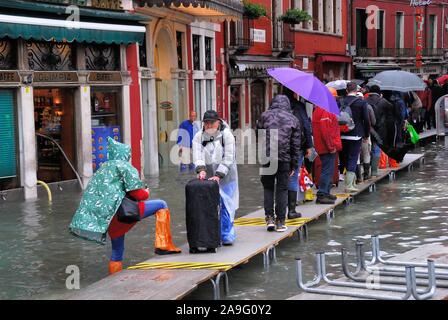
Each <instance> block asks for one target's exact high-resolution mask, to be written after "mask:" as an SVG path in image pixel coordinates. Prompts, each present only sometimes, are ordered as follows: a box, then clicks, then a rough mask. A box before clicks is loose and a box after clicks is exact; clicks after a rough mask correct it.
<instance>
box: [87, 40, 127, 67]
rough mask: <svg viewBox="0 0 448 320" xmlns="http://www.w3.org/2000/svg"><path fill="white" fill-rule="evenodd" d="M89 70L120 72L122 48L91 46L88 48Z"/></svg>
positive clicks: (116, 46)
mask: <svg viewBox="0 0 448 320" xmlns="http://www.w3.org/2000/svg"><path fill="white" fill-rule="evenodd" d="M86 67H87V70H99V71H119V70H120V47H119V46H118V45H101V44H89V45H88V46H87V47H86Z"/></svg>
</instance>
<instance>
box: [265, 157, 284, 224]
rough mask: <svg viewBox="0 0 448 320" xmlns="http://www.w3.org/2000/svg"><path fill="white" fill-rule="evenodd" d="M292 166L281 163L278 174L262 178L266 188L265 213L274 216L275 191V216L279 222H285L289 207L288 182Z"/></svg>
mask: <svg viewBox="0 0 448 320" xmlns="http://www.w3.org/2000/svg"><path fill="white" fill-rule="evenodd" d="M290 171H291V165H290V163H289V162H279V163H278V169H277V172H276V173H275V174H273V175H263V176H261V183H262V184H263V188H264V212H265V215H266V216H274V190H275V215H276V216H277V219H279V220H283V221H284V220H285V217H286V208H287V206H288V181H289V173H290Z"/></svg>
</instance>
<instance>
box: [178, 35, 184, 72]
mask: <svg viewBox="0 0 448 320" xmlns="http://www.w3.org/2000/svg"><path fill="white" fill-rule="evenodd" d="M176 47H177V67H178V68H179V69H184V61H183V52H184V33H183V32H180V31H176Z"/></svg>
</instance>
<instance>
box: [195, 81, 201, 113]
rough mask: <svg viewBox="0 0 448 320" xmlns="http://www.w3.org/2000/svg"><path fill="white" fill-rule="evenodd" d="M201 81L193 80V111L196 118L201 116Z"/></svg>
mask: <svg viewBox="0 0 448 320" xmlns="http://www.w3.org/2000/svg"><path fill="white" fill-rule="evenodd" d="M201 82H202V81H201V80H194V109H195V111H196V113H197V115H198V117H201V116H202V113H201V101H202V90H201Z"/></svg>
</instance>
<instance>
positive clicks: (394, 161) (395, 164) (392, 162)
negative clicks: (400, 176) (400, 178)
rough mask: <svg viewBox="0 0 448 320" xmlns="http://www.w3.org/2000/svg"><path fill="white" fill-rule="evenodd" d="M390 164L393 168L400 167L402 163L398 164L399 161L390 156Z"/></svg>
mask: <svg viewBox="0 0 448 320" xmlns="http://www.w3.org/2000/svg"><path fill="white" fill-rule="evenodd" d="M389 166H390V167H391V168H398V167H399V166H400V165H399V164H398V162H397V161H396V160H394V159H392V158H389Z"/></svg>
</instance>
